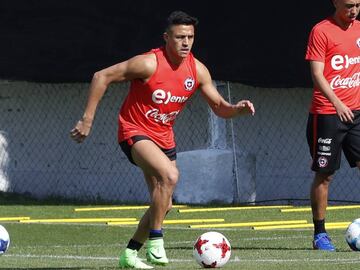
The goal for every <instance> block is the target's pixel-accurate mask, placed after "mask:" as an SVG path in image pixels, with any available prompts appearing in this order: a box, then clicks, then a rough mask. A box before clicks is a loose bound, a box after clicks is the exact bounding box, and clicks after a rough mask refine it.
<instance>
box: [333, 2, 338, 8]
mask: <svg viewBox="0 0 360 270" xmlns="http://www.w3.org/2000/svg"><path fill="white" fill-rule="evenodd" d="M332 2H333V5H334V7H335V8H336V7H337V2H338V1H337V0H332Z"/></svg>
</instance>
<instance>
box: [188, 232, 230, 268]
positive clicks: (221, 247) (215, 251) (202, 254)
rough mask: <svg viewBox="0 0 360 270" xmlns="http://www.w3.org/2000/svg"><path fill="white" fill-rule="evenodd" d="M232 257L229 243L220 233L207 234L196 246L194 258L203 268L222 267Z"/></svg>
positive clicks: (201, 236)
mask: <svg viewBox="0 0 360 270" xmlns="http://www.w3.org/2000/svg"><path fill="white" fill-rule="evenodd" d="M230 255H231V246H230V243H229V241H228V240H227V239H226V237H225V236H224V235H222V234H221V233H218V232H206V233H204V234H202V235H200V236H199V238H198V239H197V240H196V242H195V244H194V249H193V256H194V258H195V260H196V262H197V263H198V264H199V265H200V266H202V267H203V268H217V267H222V266H224V265H225V264H226V263H227V262H228V260H229V259H230Z"/></svg>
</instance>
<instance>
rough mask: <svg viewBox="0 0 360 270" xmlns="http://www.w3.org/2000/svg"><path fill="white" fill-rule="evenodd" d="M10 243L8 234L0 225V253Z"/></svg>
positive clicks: (3, 251)
mask: <svg viewBox="0 0 360 270" xmlns="http://www.w3.org/2000/svg"><path fill="white" fill-rule="evenodd" d="M9 245H10V236H9V233H8V232H7V230H6V229H5V227H3V226H1V225H0V255H2V254H4V253H5V252H6V251H7V249H8V248H9Z"/></svg>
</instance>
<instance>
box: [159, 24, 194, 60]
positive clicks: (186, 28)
mask: <svg viewBox="0 0 360 270" xmlns="http://www.w3.org/2000/svg"><path fill="white" fill-rule="evenodd" d="M164 39H165V41H166V47H167V50H168V52H169V53H170V54H171V55H172V56H173V57H176V58H181V59H183V58H186V57H187V56H188V55H189V53H190V51H191V48H192V45H193V43H194V26H193V25H173V26H172V27H171V28H170V29H169V31H167V32H166V33H164Z"/></svg>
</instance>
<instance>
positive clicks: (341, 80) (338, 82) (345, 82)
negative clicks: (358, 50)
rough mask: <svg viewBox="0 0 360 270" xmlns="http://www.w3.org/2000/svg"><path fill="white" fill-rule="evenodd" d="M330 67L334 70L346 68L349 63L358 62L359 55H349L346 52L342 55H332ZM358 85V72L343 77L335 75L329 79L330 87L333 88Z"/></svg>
mask: <svg viewBox="0 0 360 270" xmlns="http://www.w3.org/2000/svg"><path fill="white" fill-rule="evenodd" d="M330 63H331V67H332V68H333V69H334V70H337V71H339V70H342V69H347V68H349V67H350V66H351V65H357V64H360V56H356V57H349V56H348V55H347V54H345V55H344V56H343V55H339V54H337V55H334V56H333V57H332V58H331V62H330ZM358 86H360V72H357V73H354V74H352V75H351V76H350V77H343V76H341V75H337V76H335V77H334V78H333V79H332V80H331V81H330V87H331V89H333V90H335V89H338V88H342V89H346V88H353V87H358Z"/></svg>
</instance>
